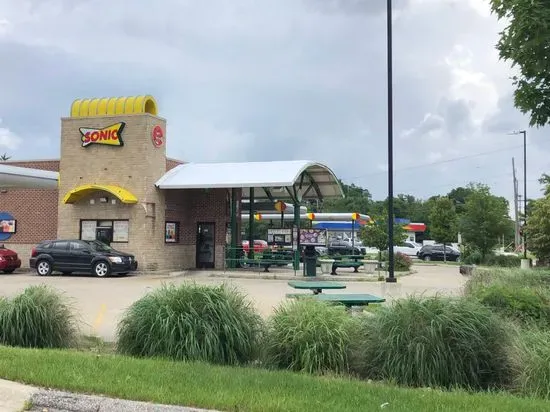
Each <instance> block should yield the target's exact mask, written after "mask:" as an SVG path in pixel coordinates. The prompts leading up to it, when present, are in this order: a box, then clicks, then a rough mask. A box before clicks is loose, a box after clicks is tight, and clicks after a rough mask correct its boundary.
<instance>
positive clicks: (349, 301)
mask: <svg viewBox="0 0 550 412" xmlns="http://www.w3.org/2000/svg"><path fill="white" fill-rule="evenodd" d="M315 298H316V299H317V300H322V301H324V302H335V303H341V304H343V305H345V306H347V307H348V308H350V307H352V306H368V304H369V303H382V302H385V301H386V299H384V298H380V297H378V296H374V295H369V294H368V293H345V294H344V293H342V294H340V293H335V294H332V293H331V294H322V295H317V296H315Z"/></svg>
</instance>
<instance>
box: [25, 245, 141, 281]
mask: <svg viewBox="0 0 550 412" xmlns="http://www.w3.org/2000/svg"><path fill="white" fill-rule="evenodd" d="M29 263H30V267H31V268H32V269H36V272H37V273H38V275H40V276H48V275H50V274H51V273H52V272H53V271H59V272H61V273H63V274H64V275H69V274H71V273H91V274H94V275H96V276H99V277H105V276H108V275H110V274H118V275H126V274H128V273H130V272H132V271H134V270H136V269H137V265H138V264H137V261H136V259H135V257H134V256H133V255H131V254H128V253H124V252H119V251H118V250H115V249H113V248H112V247H110V246H108V245H106V244H105V243H102V242H100V241H98V240H92V241H86V240H48V241H44V242H41V243H40V244H38V245H37V246H36V247H34V248H33V249H32V252H31V258H30V261H29Z"/></svg>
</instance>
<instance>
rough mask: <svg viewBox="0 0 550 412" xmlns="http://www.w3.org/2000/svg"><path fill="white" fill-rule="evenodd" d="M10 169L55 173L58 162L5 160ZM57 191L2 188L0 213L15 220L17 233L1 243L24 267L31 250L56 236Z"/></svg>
mask: <svg viewBox="0 0 550 412" xmlns="http://www.w3.org/2000/svg"><path fill="white" fill-rule="evenodd" d="M3 163H5V164H9V165H10V166H18V167H29V168H34V169H40V170H49V171H53V172H56V171H58V170H59V161H58V160H35V161H26V162H22V161H18V162H15V161H8V162H3ZM57 197H58V191H57V189H53V190H51V189H11V188H8V189H3V190H1V191H0V211H1V212H7V213H10V214H11V215H13V217H14V218H15V219H16V220H17V228H16V233H15V234H14V235H12V236H11V237H10V238H9V239H8V240H6V241H3V242H0V243H3V244H5V245H6V247H9V248H10V249H12V250H14V251H16V252H17V253H18V254H19V256H20V258H21V261H22V266H23V267H28V265H29V259H28V258H29V257H30V254H31V249H32V247H33V246H35V245H36V243H38V242H40V241H42V240H44V239H54V238H55V237H56V236H57Z"/></svg>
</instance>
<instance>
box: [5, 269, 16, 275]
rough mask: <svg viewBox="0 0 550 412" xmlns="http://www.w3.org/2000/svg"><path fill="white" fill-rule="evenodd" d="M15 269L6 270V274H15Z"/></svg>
mask: <svg viewBox="0 0 550 412" xmlns="http://www.w3.org/2000/svg"><path fill="white" fill-rule="evenodd" d="M14 270H15V269H6V270H4V273H7V274H10V273H13V271H14Z"/></svg>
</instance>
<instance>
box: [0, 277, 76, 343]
mask: <svg viewBox="0 0 550 412" xmlns="http://www.w3.org/2000/svg"><path fill="white" fill-rule="evenodd" d="M76 335H77V322H76V319H75V317H74V315H73V311H72V307H71V306H70V305H69V304H68V303H67V301H66V298H64V297H63V296H62V295H61V294H60V293H59V292H57V291H55V290H53V289H51V288H49V287H47V286H29V287H28V288H26V289H25V290H24V291H23V293H21V294H20V295H18V296H16V297H14V298H13V299H11V300H8V299H3V300H0V343H1V344H3V345H9V346H21V347H26V348H65V347H69V346H71V345H72V344H73V343H74V342H75V341H76Z"/></svg>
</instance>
